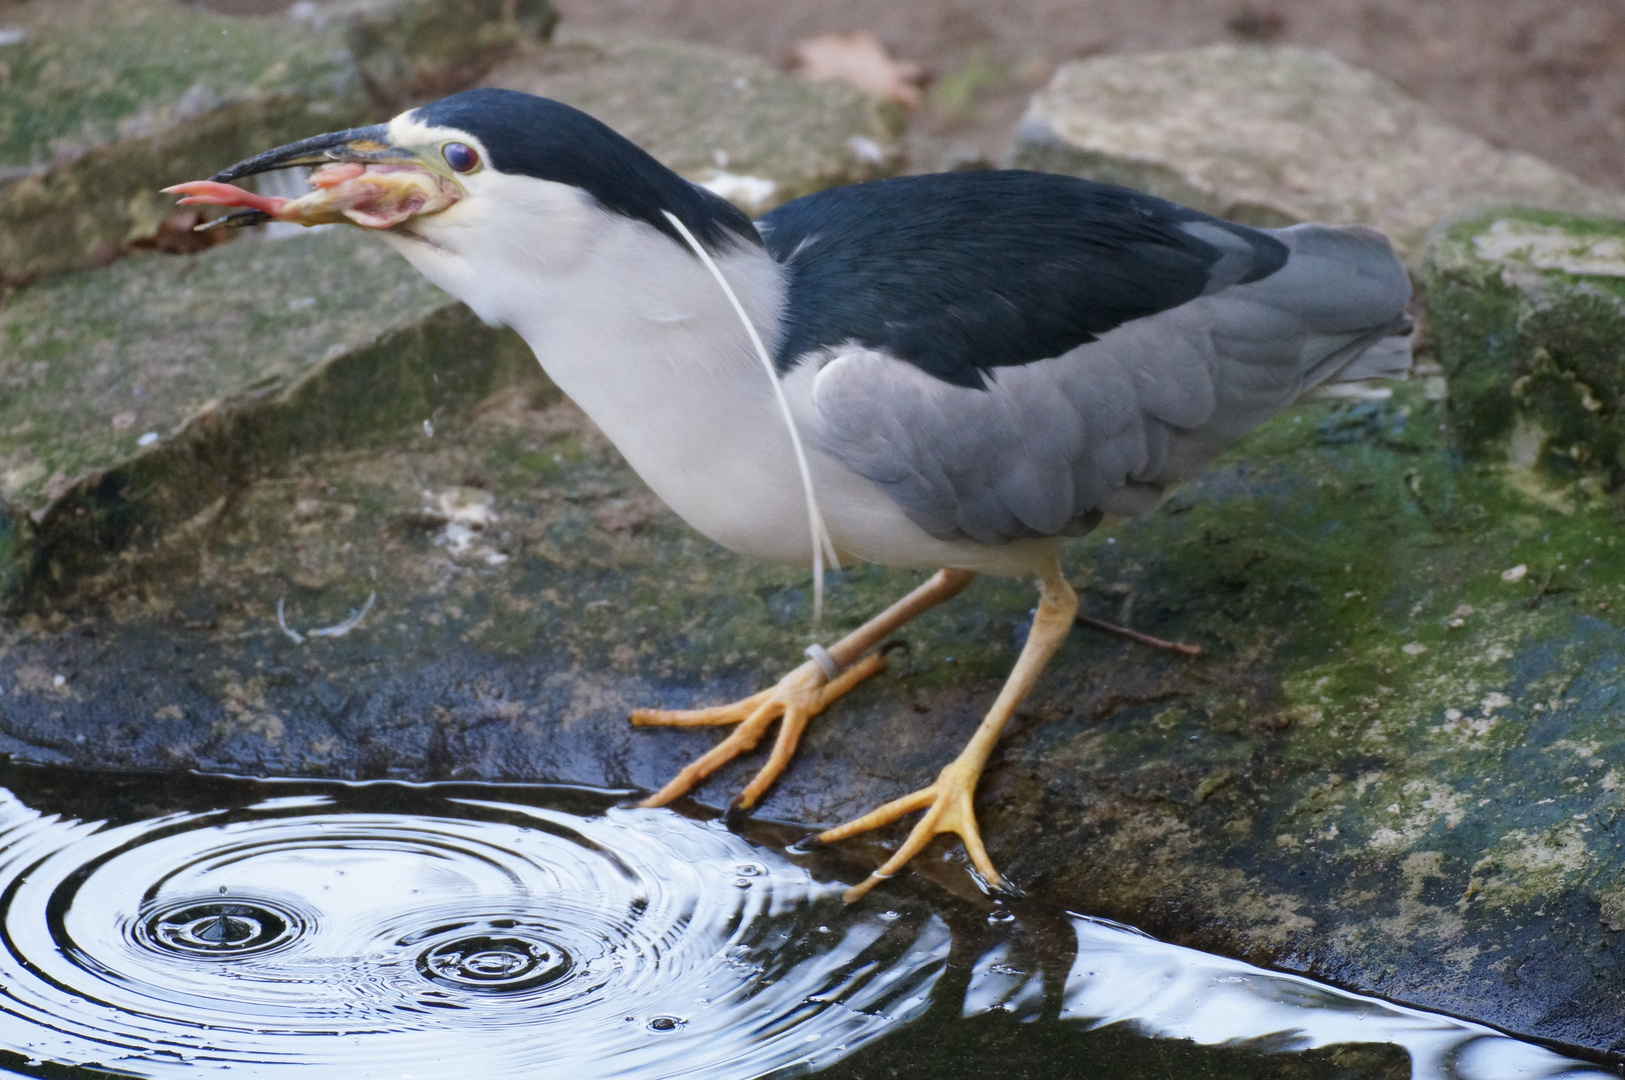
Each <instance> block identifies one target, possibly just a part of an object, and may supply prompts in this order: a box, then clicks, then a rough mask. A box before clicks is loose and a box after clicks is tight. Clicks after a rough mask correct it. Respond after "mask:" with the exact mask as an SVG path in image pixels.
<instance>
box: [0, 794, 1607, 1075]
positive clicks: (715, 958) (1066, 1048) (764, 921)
mask: <svg viewBox="0 0 1625 1080" xmlns="http://www.w3.org/2000/svg"><path fill="white" fill-rule="evenodd" d="M616 802H617V795H616V793H604V792H588V791H581V790H576V789H561V788H535V787H507V788H493V787H489V786H482V785H467V784H463V785H457V784H448V785H433V786H411V785H402V784H394V783H380V784H357V785H346V784H331V783H306V782H299V783H286V782H262V781H246V780H228V779H222V778H212V777H196V776H182V777H164V778H157V777H119V776H92V775H87V774H83V773H72V772H67V771H63V770H54V769H44V768H34V767H20V766H14V765H9V766H0V944H3V950H0V1074H5V1075H22V1076H48V1077H89V1076H105V1075H109V1074H113V1075H123V1076H138V1077H199V1076H205V1075H222V1076H229V1077H295V1076H297V1077H304V1078H317V1077H343V1078H351V1077H357V1078H359V1077H391V1078H418V1080H430V1078H440V1077H444V1078H453V1077H456V1078H462V1077H470V1076H478V1077H482V1078H502V1077H510V1076H511V1077H521V1076H522V1077H527V1078H529V1077H555V1076H556V1077H571V1078H577V1077H581V1078H588V1077H636V1078H644V1077H651V1078H652V1077H718V1078H732V1077H741V1078H743V1077H756V1076H768V1075H774V1076H778V1075H792V1074H805V1073H813V1072H820V1073H823V1074H824V1075H825V1076H828V1077H832V1078H850V1080H867V1078H869V1077H912V1076H920V1077H926V1076H963V1075H971V1074H974V1073H976V1072H980V1071H983V1070H993V1069H997V1070H999V1072H1000V1074H1001V1076H1003V1077H1010V1078H1017V1077H1035V1078H1037V1077H1056V1078H1059V1077H1072V1076H1077V1077H1082V1076H1109V1077H1113V1078H1114V1080H1115V1078H1118V1077H1133V1076H1142V1075H1143V1076H1159V1077H1160V1076H1168V1075H1178V1076H1193V1077H1230V1076H1235V1077H1275V1076H1280V1077H1287V1076H1293V1077H1296V1076H1306V1077H1307V1076H1314V1077H1328V1076H1347V1077H1350V1078H1353V1077H1365V1076H1371V1077H1378V1076H1381V1077H1403V1076H1407V1075H1409V1076H1413V1077H1415V1078H1416V1080H1513V1078H1533V1077H1553V1078H1555V1077H1565V1078H1574V1080H1579V1078H1581V1077H1602V1076H1612V1075H1616V1074H1613V1073H1607V1072H1602V1071H1600V1070H1599V1069H1597V1068H1596V1067H1594V1066H1586V1065H1583V1064H1580V1063H1578V1062H1573V1061H1568V1060H1565V1059H1563V1058H1561V1057H1559V1056H1558V1055H1557V1054H1554V1053H1552V1052H1550V1051H1548V1050H1546V1049H1543V1048H1540V1047H1535V1046H1531V1045H1529V1044H1525V1043H1521V1042H1517V1041H1515V1040H1512V1039H1508V1038H1506V1037H1504V1036H1501V1035H1499V1034H1497V1033H1496V1032H1493V1031H1490V1030H1489V1029H1485V1028H1481V1027H1477V1026H1475V1025H1470V1024H1464V1023H1462V1022H1459V1021H1456V1020H1452V1019H1449V1018H1443V1017H1438V1016H1434V1015H1431V1014H1427V1013H1423V1012H1419V1011H1416V1010H1409V1009H1403V1008H1399V1007H1397V1006H1393V1005H1389V1004H1386V1003H1384V1002H1380V1001H1374V1000H1371V999H1366V998H1360V997H1358V996H1356V995H1352V994H1345V993H1342V992H1340V991H1336V990H1332V989H1329V988H1326V987H1322V986H1319V985H1317V984H1315V983H1312V982H1310V981H1308V980H1304V979H1300V978H1296V977H1294V976H1287V975H1280V974H1274V973H1270V972H1265V971H1261V970H1259V969H1257V968H1253V967H1249V966H1248V965H1245V964H1239V963H1236V962H1233V961H1228V960H1223V959H1220V958H1216V957H1211V956H1207V955H1205V954H1201V953H1196V952H1192V951H1191V950H1187V949H1180V948H1178V947H1176V946H1171V945H1167V944H1164V943H1161V942H1157V941H1154V940H1152V939H1150V938H1147V937H1144V936H1143V935H1139V934H1137V933H1135V932H1134V931H1132V930H1130V929H1128V928H1125V927H1120V926H1117V925H1116V924H1111V923H1107V922H1103V921H1100V920H1092V919H1088V918H1084V917H1082V916H1076V915H1067V914H1066V913H1061V912H1049V911H1040V910H1034V909H1031V908H1030V907H1029V906H1028V905H1021V904H1018V905H1014V906H997V907H992V908H991V909H990V907H989V906H988V905H982V906H977V905H973V904H968V903H960V902H956V901H953V900H951V899H949V898H946V897H943V896H942V895H940V894H939V893H936V892H935V891H933V890H930V889H929V888H928V887H923V886H922V887H919V888H913V889H911V888H909V887H908V886H907V885H906V883H904V882H899V883H897V884H896V885H895V886H893V887H892V888H891V890H890V891H889V892H880V891H877V893H876V894H875V895H874V897H873V898H872V899H873V902H868V903H864V904H860V905H856V906H852V907H848V906H846V905H844V904H842V902H841V900H840V893H841V892H842V890H843V888H844V887H845V884H846V883H845V882H842V881H839V880H836V879H835V877H836V875H834V874H832V872H831V868H830V866H828V865H824V864H821V863H820V862H819V861H818V858H817V856H813V855H795V856H791V855H787V854H786V853H785V849H786V846H787V845H788V844H789V843H790V842H791V841H794V840H795V839H797V836H796V835H795V834H793V833H789V832H787V831H785V830H782V829H775V827H773V826H771V825H759V826H755V827H753V831H752V833H751V838H749V839H747V838H746V837H745V836H741V835H736V834H735V833H732V832H729V831H728V830H726V829H725V828H723V827H722V825H721V824H720V823H719V822H716V821H700V820H692V819H689V818H685V817H682V816H680V815H679V814H676V813H673V812H671V811H669V810H638V809H627V808H623V807H620V806H617V805H616ZM753 840H754V841H756V842H753Z"/></svg>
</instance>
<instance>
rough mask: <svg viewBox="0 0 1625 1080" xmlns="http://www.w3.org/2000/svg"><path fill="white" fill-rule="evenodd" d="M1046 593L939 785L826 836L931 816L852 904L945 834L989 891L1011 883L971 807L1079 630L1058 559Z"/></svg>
mask: <svg viewBox="0 0 1625 1080" xmlns="http://www.w3.org/2000/svg"><path fill="white" fill-rule="evenodd" d="M1039 587H1040V588H1041V589H1042V597H1041V599H1040V600H1039V602H1038V613H1037V614H1036V615H1035V616H1033V628H1032V632H1031V633H1029V634H1028V635H1027V644H1026V645H1025V646H1024V647H1023V648H1022V650H1021V656H1020V657H1018V658H1017V660H1016V666H1015V668H1014V669H1013V670H1012V671H1011V672H1010V677H1009V678H1008V679H1006V680H1005V683H1004V689H1003V690H1001V691H999V696H998V699H997V700H996V701H994V702H993V707H992V708H991V709H989V710H988V714H987V717H986V719H984V720H983V721H982V724H981V726H980V727H978V728H977V729H976V734H974V735H972V736H971V739H970V742H968V743H966V744H965V749H964V750H962V751H960V753H959V756H958V757H957V758H955V759H954V760H953V761H951V762H949V764H948V766H947V767H946V768H944V769H943V770H942V772H940V773H938V774H937V780H936V783H934V784H932V785H931V786H930V787H928V788H924V789H922V790H920V791H916V792H914V793H913V794H911V795H905V796H903V797H902V798H901V799H897V800H896V801H894V802H889V803H887V804H886V805H885V806H882V807H880V808H879V809H876V810H871V811H870V812H869V813H867V814H865V815H863V816H862V817H860V818H858V819H857V820H856V821H849V822H847V823H846V824H845V825H841V826H838V827H837V828H834V829H830V830H828V831H827V832H824V833H820V834H819V836H818V839H819V841H820V842H822V843H831V842H833V841H836V840H843V839H845V838H846V837H848V836H853V835H855V834H857V833H860V832H867V831H868V830H870V829H874V828H878V827H879V826H881V825H885V824H888V823H889V822H893V821H896V820H897V819H898V818H900V817H902V816H903V815H904V814H908V813H912V812H913V811H915V810H924V811H925V816H924V817H922V818H921V819H920V820H919V822H918V823H917V824H915V826H914V829H913V831H912V832H910V833H909V834H908V839H907V840H905V841H903V846H902V847H900V848H898V849H897V853H896V854H895V855H893V856H892V857H891V858H890V859H888V860H886V864H885V865H884V866H882V867H881V868H880V869H878V870H876V871H875V872H874V873H872V874H870V875H869V877H868V878H866V879H865V880H864V881H862V882H861V883H859V884H857V885H854V886H853V887H852V888H850V889H848V890H847V891H846V900H847V902H848V903H851V902H852V901H854V900H856V899H858V898H859V897H861V896H862V895H863V894H864V893H866V892H868V891H869V890H870V889H872V888H874V887H875V886H876V885H878V884H879V883H880V882H882V881H884V880H886V879H887V878H889V877H891V876H892V875H893V874H895V873H897V871H898V870H900V869H902V868H903V864H904V863H906V862H908V861H909V860H910V859H912V858H913V857H914V856H916V855H918V854H919V853H920V851H921V850H922V849H923V848H924V847H925V845H926V844H928V843H930V842H931V838H932V837H934V836H936V835H937V834H938V833H945V832H951V833H957V834H958V835H959V837H960V839H961V840H963V841H964V843H965V851H966V853H967V854H969V855H970V859H971V863H972V864H973V865H974V866H975V867H976V869H977V870H978V871H980V872H981V874H982V876H983V877H984V878H986V879H987V881H988V884H990V885H992V886H994V887H995V888H998V887H1001V886H1003V884H1004V879H1003V878H1001V877H1000V876H999V872H998V871H997V870H995V869H994V868H993V860H992V859H990V858H988V856H987V849H986V848H985V847H983V846H982V836H981V833H980V832H979V831H978V830H977V827H976V812H975V809H974V808H973V806H972V799H973V797H974V795H975V793H976V782H977V781H978V780H979V779H981V776H982V769H983V768H984V767H985V766H986V765H987V759H988V757H989V755H991V754H992V753H993V746H994V744H995V743H997V742H998V741H999V735H1000V733H1001V732H1003V731H1004V725H1005V724H1006V723H1007V722H1008V721H1009V719H1010V717H1011V715H1012V714H1014V713H1015V711H1016V706H1018V705H1020V704H1021V702H1022V701H1023V700H1024V699H1025V698H1026V697H1027V695H1028V694H1029V693H1031V691H1032V688H1033V684H1034V683H1036V682H1037V681H1038V676H1039V675H1040V674H1041V673H1042V672H1043V670H1044V668H1045V666H1046V665H1048V663H1049V661H1050V657H1052V656H1054V655H1055V650H1056V649H1058V648H1060V646H1061V642H1063V641H1065V640H1066V635H1067V632H1068V631H1070V630H1071V629H1072V618H1073V616H1074V615H1076V614H1077V611H1078V597H1077V594H1076V593H1074V592H1073V591H1072V587H1071V586H1070V585H1068V584H1067V583H1066V579H1065V578H1064V577H1062V576H1061V568H1060V565H1059V564H1058V563H1057V562H1056V561H1055V559H1054V558H1053V557H1051V558H1050V560H1049V562H1048V564H1047V565H1045V567H1044V568H1043V570H1042V571H1041V573H1040V576H1039Z"/></svg>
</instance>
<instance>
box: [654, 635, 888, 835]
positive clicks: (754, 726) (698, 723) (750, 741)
mask: <svg viewBox="0 0 1625 1080" xmlns="http://www.w3.org/2000/svg"><path fill="white" fill-rule="evenodd" d="M885 666H886V656H885V654H884V653H871V654H870V655H868V656H865V657H863V658H862V659H861V660H859V661H858V662H857V663H855V664H853V665H851V666H850V667H848V668H847V669H846V670H845V671H842V672H841V673H840V674H839V675H837V676H836V677H835V678H833V679H830V678H828V677H826V676H825V674H824V670H823V669H822V668H821V667H819V666H818V664H817V663H816V662H815V661H812V660H809V661H807V662H806V663H805V664H802V665H801V666H800V667H798V668H796V669H795V670H794V671H792V672H790V674H788V675H786V676H785V677H784V678H782V679H780V680H779V684H778V685H777V686H775V687H772V688H771V689H768V690H763V691H762V692H761V693H759V694H752V695H751V696H750V697H748V698H745V699H743V700H742V701H736V702H734V703H733V704H731V705H720V706H717V707H716V708H712V709H638V710H637V711H635V712H633V713H632V723H634V724H637V725H638V726H640V727H704V726H709V725H714V724H738V725H739V726H738V727H736V728H734V730H733V732H732V733H731V734H729V736H728V737H727V738H726V739H723V740H722V741H721V742H719V743H717V745H715V746H713V747H712V748H711V749H710V750H708V751H706V752H705V754H703V755H702V756H701V757H700V758H699V759H698V760H696V761H694V762H692V763H690V764H689V765H687V766H685V767H684V768H683V769H682V771H680V772H679V773H678V774H677V775H676V776H674V777H672V778H671V782H670V783H668V784H667V785H666V786H665V787H663V788H661V789H660V790H659V791H657V792H655V793H654V794H653V795H651V796H649V797H648V798H647V799H645V800H643V802H642V803H641V804H639V805H642V806H665V805H666V804H667V803H669V802H671V801H672V800H673V799H678V798H681V797H682V796H684V795H686V794H688V793H689V792H690V791H692V790H693V789H694V787H695V786H696V785H698V784H699V783H700V781H702V780H704V779H705V778H706V777H707V776H710V775H711V774H712V773H714V772H716V771H717V770H718V769H720V768H722V766H724V765H726V764H727V763H728V762H730V761H732V760H733V759H734V758H736V757H738V756H739V755H740V754H744V753H747V752H749V751H751V750H754V749H755V748H756V744H757V743H758V742H760V741H761V739H762V735H763V734H764V733H766V731H767V729H768V726H769V725H770V724H772V723H773V721H775V720H780V719H782V720H783V723H782V724H780V726H779V736H778V738H777V739H775V740H774V742H773V750H772V752H771V753H770V754H768V758H767V763H766V764H764V765H763V766H762V768H761V770H760V771H759V772H757V774H756V777H755V778H754V779H753V780H751V782H750V783H749V784H747V785H745V790H743V791H741V792H740V793H739V796H738V797H737V798H735V799H734V801H733V808H734V809H736V810H748V809H750V808H751V807H752V806H755V805H756V801H757V800H758V799H760V798H761V797H762V796H763V795H764V794H765V793H766V792H767V789H768V788H770V787H772V786H773V781H775V780H777V779H778V778H779V774H780V773H782V772H784V770H785V767H786V766H788V765H789V764H790V759H791V758H792V757H794V756H795V752H796V746H797V744H798V743H800V741H801V733H802V732H803V731H805V730H806V728H807V721H809V720H811V719H812V718H813V717H815V716H817V715H818V714H819V713H821V712H823V711H824V708H825V707H826V706H828V705H829V703H830V702H832V701H834V700H835V699H836V698H838V697H840V696H841V695H842V694H844V693H846V692H847V691H848V690H850V689H852V688H853V687H854V686H856V685H857V684H858V683H860V682H862V681H863V680H864V679H867V678H868V677H869V676H871V675H873V674H875V673H876V672H877V671H879V670H881V669H882V668H884V667H885Z"/></svg>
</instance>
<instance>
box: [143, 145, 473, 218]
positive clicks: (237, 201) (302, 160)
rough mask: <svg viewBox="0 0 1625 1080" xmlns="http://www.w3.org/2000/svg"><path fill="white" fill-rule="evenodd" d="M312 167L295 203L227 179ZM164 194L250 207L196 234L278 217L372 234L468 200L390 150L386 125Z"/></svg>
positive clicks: (290, 150) (434, 172)
mask: <svg viewBox="0 0 1625 1080" xmlns="http://www.w3.org/2000/svg"><path fill="white" fill-rule="evenodd" d="M311 165H315V166H319V168H318V169H317V170H316V172H315V173H313V174H312V175H311V178H310V185H311V188H312V189H313V190H312V191H311V192H310V194H308V195H304V196H301V197H300V198H297V199H282V198H276V197H272V196H265V195H257V194H255V193H254V192H251V191H245V190H244V189H242V188H240V187H236V186H234V185H233V184H231V183H228V182H227V181H231V180H237V179H240V178H242V177H245V176H255V175H258V174H260V173H266V172H271V171H273V170H276V169H290V168H295V167H298V166H311ZM164 191H165V193H167V194H172V195H184V196H186V197H185V198H183V199H182V200H181V205H182V206H233V207H243V208H245V209H243V210H242V211H240V212H238V213H235V214H228V215H226V216H225V217H223V218H220V219H218V220H216V221H211V222H208V223H206V224H203V225H199V226H198V229H199V230H203V229H210V228H219V227H228V228H229V227H234V226H241V225H260V224H263V223H265V222H267V221H273V220H274V221H290V222H293V223H295V224H298V225H328V224H333V223H336V222H344V221H349V222H353V223H354V224H356V225H362V226H365V227H367V228H369V229H388V228H392V227H394V226H396V225H399V224H401V223H402V222H404V221H406V220H408V219H410V218H413V217H417V216H420V215H422V214H433V213H436V212H438V211H441V210H444V209H446V208H447V207H448V206H451V205H452V204H454V203H456V202H457V201H458V200H459V199H461V198H462V196H463V192H462V188H461V186H460V185H458V184H457V182H456V181H455V180H453V179H452V178H451V177H450V176H448V175H445V174H444V173H443V172H442V171H441V170H439V169H437V168H434V167H431V166H430V165H428V164H426V163H425V162H424V161H423V159H421V158H420V157H419V156H418V155H417V154H415V153H413V152H412V151H410V150H405V149H402V148H400V147H397V146H392V145H390V143H389V141H388V134H387V131H386V129H385V127H384V125H382V124H379V125H376V126H374V127H367V128H352V129H350V130H348V131H337V132H333V133H331V134H328V135H318V136H316V137H315V138H311V139H304V140H301V141H300V142H296V143H290V144H288V145H287V146H282V147H278V148H277V149H275V150H268V151H266V152H265V153H263V154H257V155H255V156H254V157H251V158H249V159H248V160H246V161H241V162H238V163H237V164H236V165H233V166H231V167H230V168H228V169H222V170H221V171H220V172H218V173H216V174H215V175H214V176H213V177H212V178H210V179H208V180H194V181H191V182H189V183H185V184H176V185H175V186H173V187H167V188H164Z"/></svg>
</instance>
